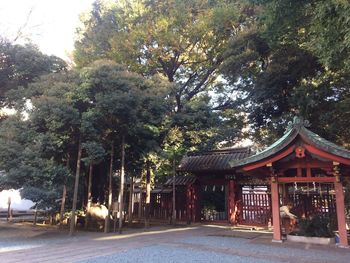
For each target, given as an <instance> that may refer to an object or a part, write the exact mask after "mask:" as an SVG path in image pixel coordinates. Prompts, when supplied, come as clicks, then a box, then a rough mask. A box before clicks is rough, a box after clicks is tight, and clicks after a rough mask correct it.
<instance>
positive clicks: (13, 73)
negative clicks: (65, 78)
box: [0, 37, 67, 104]
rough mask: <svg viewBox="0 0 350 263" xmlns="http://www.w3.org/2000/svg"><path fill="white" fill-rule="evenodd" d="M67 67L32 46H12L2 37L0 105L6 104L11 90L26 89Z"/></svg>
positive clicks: (55, 58) (0, 40) (0, 50)
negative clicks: (40, 79) (40, 78)
mask: <svg viewBox="0 0 350 263" xmlns="http://www.w3.org/2000/svg"><path fill="white" fill-rule="evenodd" d="M66 67H67V65H66V63H65V62H64V61H63V60H62V59H60V58H58V57H55V56H47V55H44V54H43V53H41V52H40V51H39V49H38V48H37V47H36V46H34V45H32V44H26V45H24V46H22V45H17V44H12V43H10V42H8V41H6V40H4V39H2V38H1V37H0V103H1V104H2V103H4V101H5V99H6V98H7V96H6V95H5V94H6V92H8V91H9V90H12V89H16V88H18V87H19V86H22V87H23V88H26V87H27V86H28V84H29V83H31V82H33V81H34V80H36V79H37V78H38V77H40V76H42V75H45V74H48V73H52V72H59V71H63V70H65V69H66Z"/></svg>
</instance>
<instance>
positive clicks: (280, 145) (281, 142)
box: [230, 126, 301, 168]
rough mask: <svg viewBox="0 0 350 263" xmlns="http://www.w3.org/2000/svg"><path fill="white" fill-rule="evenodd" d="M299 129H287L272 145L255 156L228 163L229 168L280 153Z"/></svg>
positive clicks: (296, 134)
mask: <svg viewBox="0 0 350 263" xmlns="http://www.w3.org/2000/svg"><path fill="white" fill-rule="evenodd" d="M300 129H301V127H300V126H299V127H298V126H297V127H296V126H294V127H293V128H291V129H289V130H288V131H287V132H286V133H285V134H284V135H283V136H282V137H281V138H280V139H278V140H277V141H275V142H274V143H273V144H271V145H270V146H268V147H267V148H265V149H264V150H262V151H260V152H257V153H256V154H254V155H252V156H249V157H247V158H245V159H242V160H234V161H232V162H230V165H231V168H234V167H237V166H242V165H245V164H248V163H253V162H257V161H260V160H263V159H266V158H268V157H270V156H271V155H273V154H275V153H277V152H279V151H281V150H282V149H284V148H285V147H286V146H288V145H289V144H290V143H291V142H292V141H293V140H294V139H295V138H296V137H297V136H298V134H299V131H300Z"/></svg>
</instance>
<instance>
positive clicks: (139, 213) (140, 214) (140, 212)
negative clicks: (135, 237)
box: [137, 185, 143, 220]
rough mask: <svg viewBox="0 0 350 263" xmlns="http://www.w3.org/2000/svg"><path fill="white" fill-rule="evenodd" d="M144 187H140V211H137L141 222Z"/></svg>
mask: <svg viewBox="0 0 350 263" xmlns="http://www.w3.org/2000/svg"><path fill="white" fill-rule="evenodd" d="M142 191H143V189H142V185H140V193H139V207H138V211H137V215H138V218H139V220H141V217H142Z"/></svg>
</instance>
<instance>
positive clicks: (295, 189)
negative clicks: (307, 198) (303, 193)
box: [293, 182, 298, 203]
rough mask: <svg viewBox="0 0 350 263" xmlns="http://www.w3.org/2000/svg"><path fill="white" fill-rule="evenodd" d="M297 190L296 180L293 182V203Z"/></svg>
mask: <svg viewBox="0 0 350 263" xmlns="http://www.w3.org/2000/svg"><path fill="white" fill-rule="evenodd" d="M297 190H298V185H297V183H296V182H294V188H293V201H294V203H295V192H296V191H297Z"/></svg>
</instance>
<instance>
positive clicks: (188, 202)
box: [186, 186, 192, 224]
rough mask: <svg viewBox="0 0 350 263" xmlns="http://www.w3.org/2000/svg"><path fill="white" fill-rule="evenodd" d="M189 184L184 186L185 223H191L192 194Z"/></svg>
mask: <svg viewBox="0 0 350 263" xmlns="http://www.w3.org/2000/svg"><path fill="white" fill-rule="evenodd" d="M191 188H192V187H191V186H187V187H186V217H187V218H186V219H187V224H191V222H192V194H191V191H192V189H191Z"/></svg>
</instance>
